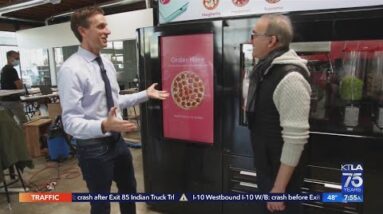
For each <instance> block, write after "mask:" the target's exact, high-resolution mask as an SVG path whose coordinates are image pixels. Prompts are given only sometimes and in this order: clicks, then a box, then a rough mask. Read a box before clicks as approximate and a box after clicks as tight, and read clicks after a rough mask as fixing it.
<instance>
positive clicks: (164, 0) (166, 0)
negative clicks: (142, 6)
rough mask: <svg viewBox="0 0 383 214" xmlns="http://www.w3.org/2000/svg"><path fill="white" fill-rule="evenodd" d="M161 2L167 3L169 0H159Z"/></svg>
mask: <svg viewBox="0 0 383 214" xmlns="http://www.w3.org/2000/svg"><path fill="white" fill-rule="evenodd" d="M160 2H161V4H168V3H169V2H170V0H160Z"/></svg>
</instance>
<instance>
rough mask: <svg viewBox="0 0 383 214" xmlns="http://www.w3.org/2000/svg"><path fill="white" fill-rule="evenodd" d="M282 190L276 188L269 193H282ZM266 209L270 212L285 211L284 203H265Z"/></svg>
mask: <svg viewBox="0 0 383 214" xmlns="http://www.w3.org/2000/svg"><path fill="white" fill-rule="evenodd" d="M284 192H285V190H284V189H279V188H276V187H273V189H272V190H271V191H270V193H284ZM267 209H268V210H269V211H270V212H276V211H283V210H285V209H286V206H285V203H284V202H267Z"/></svg>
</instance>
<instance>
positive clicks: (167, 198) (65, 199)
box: [19, 193, 362, 203]
mask: <svg viewBox="0 0 383 214" xmlns="http://www.w3.org/2000/svg"><path fill="white" fill-rule="evenodd" d="M334 195H336V198H334V200H329V198H331V197H334ZM96 201H99V202H268V201H284V202H289V201H290V202H310V201H312V202H314V201H316V202H339V203H349V202H362V201H360V200H356V198H355V197H351V196H348V195H347V197H344V195H342V193H297V194H293V193H273V194H272V193H267V194H263V193H235V194H233V193H230V194H223V193H212V194H207V193H203V194H202V193H198V194H197V193H184V194H165V193H163V194H158V193H156V194H154V193H134V194H119V193H106V194H98V193H19V202H30V203H39V202H40V203H50V202H51V203H58V202H62V203H72V202H96Z"/></svg>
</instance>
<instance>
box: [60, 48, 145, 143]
mask: <svg viewBox="0 0 383 214" xmlns="http://www.w3.org/2000/svg"><path fill="white" fill-rule="evenodd" d="M96 57H97V56H96V55H95V54H93V53H92V52H90V51H88V50H86V49H83V48H81V47H79V48H78V51H77V53H75V54H73V55H72V56H71V57H69V58H68V59H67V60H66V61H65V62H64V64H63V65H62V66H61V68H60V70H59V73H58V92H59V96H60V102H61V108H62V120H63V125H64V129H65V131H66V133H68V134H70V135H72V136H73V137H74V138H77V139H90V138H98V137H104V136H108V135H110V133H109V132H108V133H105V134H103V133H102V130H101V122H102V121H103V120H104V119H106V118H107V115H108V111H107V105H106V95H105V87H104V81H103V80H102V77H101V73H100V67H99V65H98V64H97V62H96V60H95V58H96ZM101 59H102V62H103V63H104V66H105V70H106V73H107V75H108V78H109V80H110V84H111V87H112V96H113V101H114V103H115V104H117V103H118V105H119V106H118V107H119V108H120V109H122V108H127V107H130V106H134V105H136V104H139V103H142V102H145V101H147V100H148V99H149V98H148V96H147V93H146V91H141V92H138V93H135V94H129V95H120V94H119V91H120V89H119V86H118V83H117V77H116V70H115V68H114V66H113V64H112V63H111V62H110V61H109V60H108V59H106V58H105V57H102V56H101ZM117 117H119V118H120V119H121V118H122V117H121V112H119V113H118V115H117Z"/></svg>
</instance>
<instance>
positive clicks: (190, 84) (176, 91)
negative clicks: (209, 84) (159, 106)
mask: <svg viewBox="0 0 383 214" xmlns="http://www.w3.org/2000/svg"><path fill="white" fill-rule="evenodd" d="M171 94H172V97H173V100H174V103H175V104H176V105H177V106H178V107H180V108H182V109H184V110H191V109H193V108H196V107H197V106H199V105H200V104H201V102H202V100H203V98H204V96H205V84H204V82H203V80H202V78H201V77H200V76H199V75H198V74H196V73H194V72H191V71H182V72H180V73H179V74H177V75H176V76H175V77H174V79H173V81H172V85H171Z"/></svg>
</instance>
